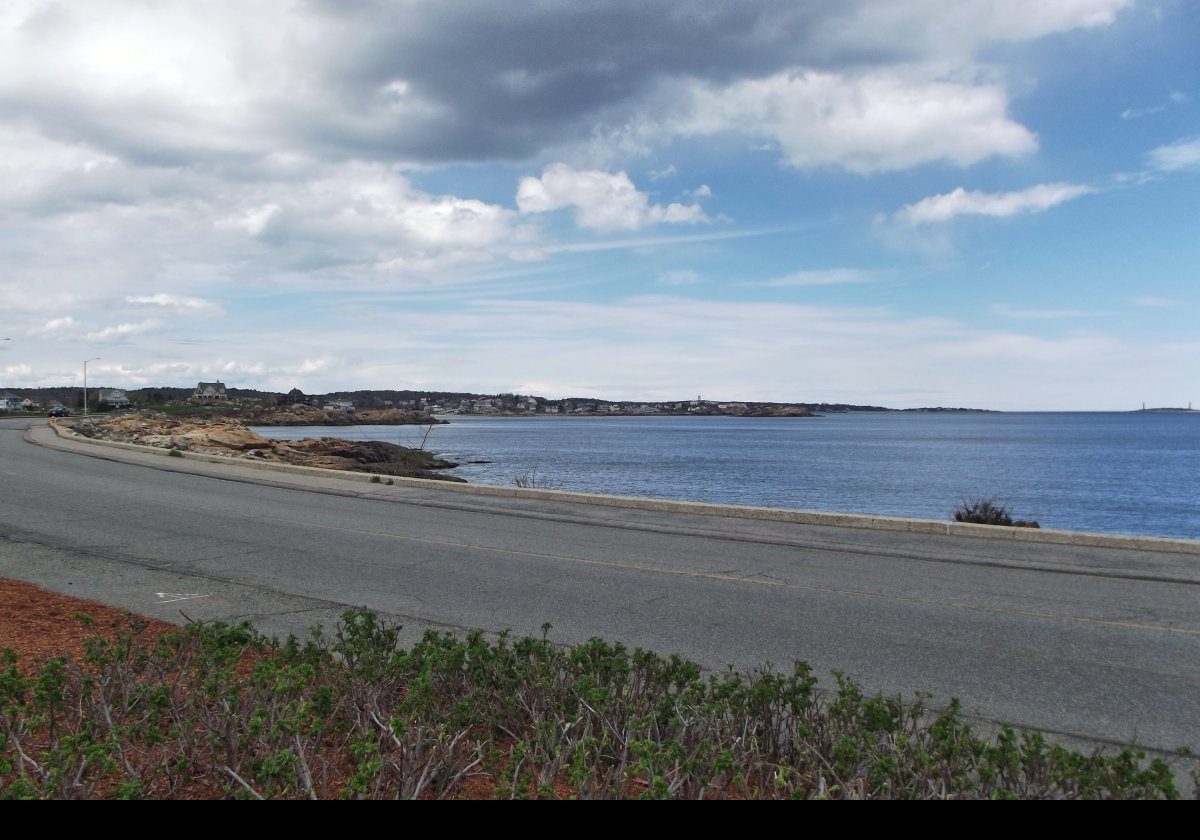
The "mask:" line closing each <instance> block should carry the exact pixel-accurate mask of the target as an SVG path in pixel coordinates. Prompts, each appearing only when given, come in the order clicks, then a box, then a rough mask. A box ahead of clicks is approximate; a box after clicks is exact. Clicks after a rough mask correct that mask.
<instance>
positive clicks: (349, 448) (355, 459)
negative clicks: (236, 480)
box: [73, 414, 463, 481]
mask: <svg viewBox="0 0 1200 840" xmlns="http://www.w3.org/2000/svg"><path fill="white" fill-rule="evenodd" d="M73 429H74V431H75V432H76V433H77V434H80V435H82V436H84V437H89V438H96V439H100V440H112V441H117V442H120V443H136V444H139V445H142V446H153V447H156V448H159V449H178V450H181V451H184V452H199V453H204V454H208V455H226V456H231V457H240V458H253V459H254V460H257V461H268V462H274V463H281V464H295V465H299V466H307V467H319V468H322V469H330V470H350V471H354V472H367V473H374V474H376V475H387V476H398V477H405V478H435V479H440V480H443V481H463V479H461V478H455V477H452V476H447V475H442V474H440V473H438V472H435V471H436V470H445V469H450V468H453V467H456V466H458V465H457V464H455V463H452V462H450V461H445V460H442V459H441V458H436V457H434V456H433V455H432V454H431V453H429V452H426V451H424V450H421V449H410V448H408V447H406V446H399V445H397V444H394V443H385V442H383V441H350V440H343V439H342V438H335V437H322V438H319V439H313V438H305V439H303V440H292V441H276V440H271V439H269V438H265V437H263V436H262V435H260V434H258V433H257V432H254V431H252V430H250V429H249V428H247V427H246V426H245V425H243V424H242V423H240V422H238V421H236V420H228V419H208V420H205V419H201V420H179V419H174V418H171V417H166V416H162V415H151V414H126V415H121V416H117V417H105V418H99V417H89V418H86V419H84V420H81V421H79V422H77V423H75V424H74V425H73Z"/></svg>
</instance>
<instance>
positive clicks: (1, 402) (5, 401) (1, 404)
mask: <svg viewBox="0 0 1200 840" xmlns="http://www.w3.org/2000/svg"><path fill="white" fill-rule="evenodd" d="M20 408H21V397H20V396H19V395H18V394H14V393H13V392H12V391H5V392H4V393H3V394H0V411H19V410H20Z"/></svg>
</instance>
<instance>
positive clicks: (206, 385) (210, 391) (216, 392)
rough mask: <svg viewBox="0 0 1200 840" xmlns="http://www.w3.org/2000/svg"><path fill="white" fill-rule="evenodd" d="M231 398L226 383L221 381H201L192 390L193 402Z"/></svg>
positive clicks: (218, 400) (209, 401) (208, 401)
mask: <svg viewBox="0 0 1200 840" xmlns="http://www.w3.org/2000/svg"><path fill="white" fill-rule="evenodd" d="M227 399H229V395H228V394H226V393H225V385H224V383H221V382H200V383H199V384H197V385H196V390H195V391H193V392H192V402H198V403H214V402H220V401H221V400H227Z"/></svg>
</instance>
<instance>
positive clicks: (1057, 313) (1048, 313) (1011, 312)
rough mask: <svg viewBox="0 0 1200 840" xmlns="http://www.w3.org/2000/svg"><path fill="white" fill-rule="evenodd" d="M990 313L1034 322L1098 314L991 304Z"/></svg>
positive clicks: (1088, 316) (1080, 310)
mask: <svg viewBox="0 0 1200 840" xmlns="http://www.w3.org/2000/svg"><path fill="white" fill-rule="evenodd" d="M991 310H992V312H994V313H995V314H996V315H999V316H1001V317H1003V318H1020V319H1027V320H1036V321H1053V320H1058V319H1060V318H1091V317H1094V316H1096V315H1099V314H1100V313H1099V312H1089V311H1087V310H1085V309H1035V308H1032V307H1027V306H1013V305H1012V304H1008V303H996V304H992V307H991Z"/></svg>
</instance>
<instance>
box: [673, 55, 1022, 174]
mask: <svg viewBox="0 0 1200 840" xmlns="http://www.w3.org/2000/svg"><path fill="white" fill-rule="evenodd" d="M1007 108H1008V97H1007V94H1006V93H1005V92H1004V90H1003V88H1001V87H999V86H998V85H980V84H966V83H961V82H953V81H938V80H927V79H922V78H906V77H905V75H904V74H898V73H895V72H891V73H866V74H859V75H850V74H839V73H830V72H817V71H812V70H806V71H791V72H785V73H779V74H776V75H773V76H770V77H766V78H762V79H751V80H745V81H739V82H735V83H734V84H731V85H727V86H723V87H714V86H706V87H702V88H699V89H697V90H696V91H695V92H694V93H693V95H692V100H691V104H690V106H689V108H688V113H687V114H686V115H684V116H682V117H680V118H679V119H678V120H677V121H676V122H675V123H674V127H675V129H676V130H677V131H679V132H680V133H684V134H718V133H749V134H751V135H752V136H755V137H756V138H758V139H760V140H768V141H770V142H773V143H776V144H777V145H778V146H779V148H780V151H781V152H782V154H783V156H784V159H785V161H786V162H787V163H788V164H789V165H791V166H794V167H797V168H800V169H811V168H814V167H821V166H840V167H844V168H846V169H849V170H850V171H852V172H859V173H863V174H869V173H873V172H881V171H889V170H898V169H906V168H909V167H912V166H916V165H918V164H922V163H928V162H931V161H947V162H950V163H953V164H956V165H959V166H965V165H968V164H972V163H976V162H978V161H980V160H983V159H985V158H988V157H991V156H993V155H1009V156H1013V155H1023V154H1027V153H1029V152H1031V151H1033V150H1034V149H1035V148H1036V147H1037V140H1036V138H1035V137H1034V135H1033V134H1032V132H1030V131H1029V130H1028V129H1026V128H1025V127H1024V126H1022V125H1020V124H1019V123H1017V122H1016V121H1014V120H1013V119H1011V118H1010V117H1009V116H1008V113H1007Z"/></svg>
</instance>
